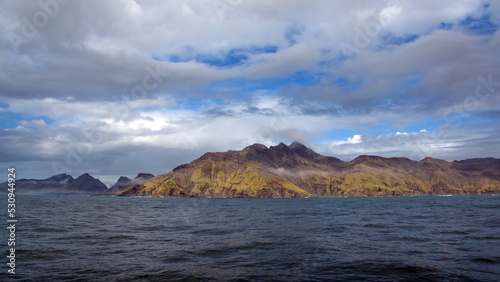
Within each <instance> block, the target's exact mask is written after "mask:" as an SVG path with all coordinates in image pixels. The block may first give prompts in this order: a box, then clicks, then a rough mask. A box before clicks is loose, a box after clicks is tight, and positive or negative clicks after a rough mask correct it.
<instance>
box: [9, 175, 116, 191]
mask: <svg viewBox="0 0 500 282" xmlns="http://www.w3.org/2000/svg"><path fill="white" fill-rule="evenodd" d="M7 187H8V186H7V182H5V183H2V184H0V188H1V189H2V191H6V189H7ZM15 188H16V192H17V193H22V194H72V195H78V194H86V195H88V194H101V193H105V192H106V191H107V190H108V187H107V186H106V185H105V184H104V183H102V182H101V181H100V180H99V179H95V178H94V177H92V176H91V175H90V174H88V173H84V174H82V175H80V176H78V177H77V178H76V179H74V178H73V177H72V176H71V175H68V174H66V173H62V174H58V175H54V176H52V177H49V178H47V179H41V180H38V179H19V180H17V181H16V186H15Z"/></svg>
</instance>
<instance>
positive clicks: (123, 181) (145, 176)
mask: <svg viewBox="0 0 500 282" xmlns="http://www.w3.org/2000/svg"><path fill="white" fill-rule="evenodd" d="M153 177H155V176H154V175H153V174H150V173H139V174H137V176H136V177H135V178H134V179H130V178H128V177H125V176H121V177H120V178H119V179H118V181H117V182H116V183H115V184H114V185H113V186H111V188H109V190H108V193H110V194H115V193H117V192H120V191H121V190H123V189H125V188H127V187H129V186H132V185H137V184H142V183H144V182H146V181H148V180H149V179H151V178H153Z"/></svg>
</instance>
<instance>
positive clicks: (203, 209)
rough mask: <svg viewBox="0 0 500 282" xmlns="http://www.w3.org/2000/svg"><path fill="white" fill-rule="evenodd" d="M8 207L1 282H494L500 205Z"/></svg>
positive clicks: (69, 201)
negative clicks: (12, 264) (11, 222)
mask: <svg viewBox="0 0 500 282" xmlns="http://www.w3.org/2000/svg"><path fill="white" fill-rule="evenodd" d="M16 199H17V209H16V211H17V216H18V220H19V221H18V223H17V230H16V240H17V245H16V273H17V274H16V275H11V274H7V269H8V267H7V266H6V262H7V258H6V256H7V255H8V253H7V247H6V246H7V243H6V242H7V236H8V234H7V231H6V228H5V227H2V228H1V230H2V231H1V236H2V237H1V238H2V239H1V241H0V243H1V247H2V250H3V254H5V255H4V256H2V257H3V258H4V259H3V261H4V262H3V263H2V273H1V274H0V280H2V281H9V280H29V281H31V280H34V281H55V280H67V281H83V280H91V281H172V280H177V281H183V280H185V281H192V280H195V281H196V280H200V281H207V280H224V281H228V280H229V281H234V280H240V281H245V280H250V281H254V280H266V281H267V280H283V281H291V280H292V281H322V280H330V281H332V280H333V281H353V280H359V281H361V280H363V281H366V280H368V281H415V280H424V281H499V280H500V196H460V197H458V196H457V197H402V198H327V199H193V198H125V197H124V198H122V197H99V196H96V197H88V196H18V197H17V198H16ZM1 200H2V205H1V207H2V211H1V215H2V218H4V220H2V222H3V223H2V224H3V226H7V223H6V219H7V217H6V211H5V208H4V207H5V206H6V198H5V197H2V198H1Z"/></svg>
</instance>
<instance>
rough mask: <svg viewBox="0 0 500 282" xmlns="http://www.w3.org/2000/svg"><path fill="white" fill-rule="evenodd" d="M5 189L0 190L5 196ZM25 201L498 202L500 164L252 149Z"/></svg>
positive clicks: (32, 187)
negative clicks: (91, 197)
mask: <svg viewBox="0 0 500 282" xmlns="http://www.w3.org/2000/svg"><path fill="white" fill-rule="evenodd" d="M7 187H8V186H7V183H2V184H0V188H2V191H6V188H7ZM16 189H17V192H20V193H25V194H32V193H36V194H40V193H41V194H108V195H119V196H161V197H225V198H234V197H249V198H268V197H359V196H361V197H363V196H368V197H376V196H421V195H422V196H423V195H475V194H500V159H495V158H476V159H468V160H462V161H453V162H448V161H444V160H438V159H433V158H429V157H428V158H425V159H423V160H421V161H414V160H410V159H407V158H383V157H379V156H367V155H362V156H359V157H357V158H355V159H354V160H352V161H350V162H344V161H342V160H340V159H337V158H334V157H329V156H324V155H320V154H318V153H316V152H314V151H313V150H312V149H310V148H307V147H306V146H304V145H302V144H300V143H298V142H294V143H292V144H291V145H289V146H287V145H285V144H283V143H280V144H279V145H277V146H271V147H269V148H268V147H266V146H264V145H262V144H254V145H251V146H248V147H246V148H245V149H243V150H241V151H227V152H218V153H206V154H204V155H203V156H201V157H200V158H198V159H196V160H194V161H192V162H190V163H188V164H183V165H180V166H178V167H176V168H174V169H173V170H172V171H171V172H167V173H165V174H161V175H158V176H156V177H155V176H154V175H152V174H149V173H139V174H138V175H137V176H136V177H135V178H134V179H130V178H128V177H125V176H121V177H120V178H119V179H118V181H117V182H116V183H115V184H114V185H113V186H111V187H110V188H109V189H108V188H107V187H106V185H104V184H103V183H102V182H101V181H100V180H98V179H95V178H93V177H92V176H91V175H89V174H88V173H85V174H83V175H81V176H79V177H78V178H76V179H74V178H73V177H72V176H70V175H67V174H59V175H55V176H52V177H50V178H47V179H43V180H36V179H20V180H17V181H16Z"/></svg>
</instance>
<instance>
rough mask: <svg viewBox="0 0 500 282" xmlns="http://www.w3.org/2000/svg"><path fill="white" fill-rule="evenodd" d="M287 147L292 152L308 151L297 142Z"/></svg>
mask: <svg viewBox="0 0 500 282" xmlns="http://www.w3.org/2000/svg"><path fill="white" fill-rule="evenodd" d="M288 147H289V148H290V149H292V150H294V151H297V150H300V151H303V150H307V149H309V148H307V147H306V146H305V145H304V144H302V143H299V142H297V141H294V142H292V144H290V146H288Z"/></svg>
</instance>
